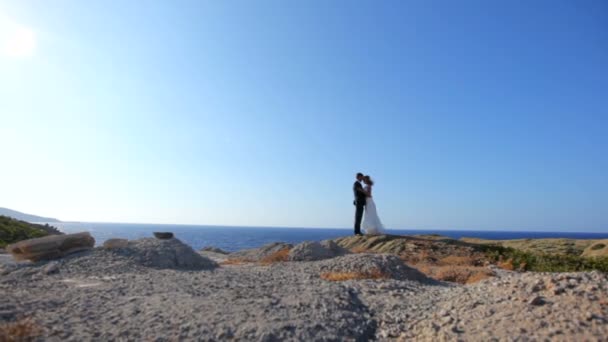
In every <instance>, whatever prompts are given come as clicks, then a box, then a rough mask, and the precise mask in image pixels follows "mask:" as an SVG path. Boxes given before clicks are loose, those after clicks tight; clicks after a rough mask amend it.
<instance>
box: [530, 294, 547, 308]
mask: <svg viewBox="0 0 608 342" xmlns="http://www.w3.org/2000/svg"><path fill="white" fill-rule="evenodd" d="M528 304H530V305H537V306H538V305H543V304H545V299H544V298H543V297H541V296H535V297H534V298H532V299H530V300H529V301H528Z"/></svg>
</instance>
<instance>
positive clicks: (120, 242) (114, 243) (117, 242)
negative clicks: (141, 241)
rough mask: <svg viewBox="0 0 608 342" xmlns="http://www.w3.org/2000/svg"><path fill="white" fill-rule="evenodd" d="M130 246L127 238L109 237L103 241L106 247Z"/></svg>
mask: <svg viewBox="0 0 608 342" xmlns="http://www.w3.org/2000/svg"><path fill="white" fill-rule="evenodd" d="M127 246H129V240H127V239H108V240H106V241H105V242H104V243H103V247H104V248H108V249H113V248H126V247H127Z"/></svg>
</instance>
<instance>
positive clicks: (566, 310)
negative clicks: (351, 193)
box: [0, 238, 608, 341]
mask: <svg viewBox="0 0 608 342" xmlns="http://www.w3.org/2000/svg"><path fill="white" fill-rule="evenodd" d="M371 239H372V238H370V240H371ZM378 239H379V238H375V240H374V241H378ZM384 239H385V240H387V239H386V238H384ZM389 242H390V241H389ZM122 245H123V246H124V243H123V244H122ZM296 247H297V246H296ZM296 247H294V246H291V245H289V244H284V243H277V244H272V245H267V246H264V247H262V248H259V249H257V250H248V251H242V252H238V253H232V254H230V256H232V255H233V254H236V256H237V258H235V259H232V260H237V261H239V262H234V261H232V262H230V260H227V261H226V262H225V263H222V265H217V264H216V263H215V262H213V261H211V260H209V259H207V258H205V257H204V256H201V255H200V253H197V252H195V251H193V250H192V248H190V247H189V246H187V245H185V244H183V243H182V242H180V241H179V240H177V239H169V240H158V239H141V240H135V241H128V244H127V245H126V246H124V247H117V248H109V249H108V248H104V247H98V248H94V249H92V250H89V251H84V252H80V253H76V254H71V255H69V256H67V257H64V258H62V259H59V260H55V261H51V262H35V263H19V264H18V265H13V266H11V267H10V269H6V270H5V271H3V272H0V298H2V300H1V301H0V341H5V340H6V341H13V340H15V341H21V340H32V341H91V340H93V341H148V340H152V341H173V340H179V341H201V340H202V341H212V340H215V341H223V340H237V341H345V340H346V341H369V340H378V341H480V340H483V341H493V340H496V341H512V340H518V341H545V340H558V341H606V336H608V302H607V298H608V279H607V277H606V274H605V273H601V272H597V271H594V272H578V273H535V272H525V273H524V272H514V271H506V270H495V272H496V275H495V276H494V277H491V278H489V279H485V280H482V281H479V282H477V283H475V284H472V285H463V284H457V283H448V282H441V281H436V280H433V279H430V278H428V277H426V276H425V275H424V274H422V273H420V272H419V271H418V270H416V269H415V268H413V267H410V266H408V265H407V264H406V263H404V262H403V257H398V256H395V255H388V254H383V253H368V252H359V253H355V252H353V253H348V254H345V255H341V256H336V257H331V258H327V259H324V260H320V261H289V260H288V259H289V253H291V251H293V250H294V249H296ZM371 247H374V246H371ZM325 248H327V249H331V248H332V246H326V247H325ZM298 250H301V251H303V253H302V254H300V255H303V257H306V258H308V257H309V256H310V255H313V256H314V257H315V258H316V257H318V256H322V257H323V258H325V257H326V256H327V254H325V253H326V251H323V252H322V253H318V254H317V252H318V251H320V250H323V249H319V245H317V244H310V243H308V244H302V245H301V246H300V247H298V249H296V252H297V253H300V252H298ZM311 252H312V254H311ZM294 253H295V252H294ZM215 254H219V253H215ZM406 256H407V255H406ZM246 260H254V261H253V262H245V261H246ZM15 334H20V335H15Z"/></svg>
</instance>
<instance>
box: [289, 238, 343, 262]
mask: <svg viewBox="0 0 608 342" xmlns="http://www.w3.org/2000/svg"><path fill="white" fill-rule="evenodd" d="M347 253H348V252H347V251H346V250H344V249H343V248H341V247H340V246H338V245H337V244H336V243H334V242H332V241H329V240H328V241H323V242H321V243H319V242H317V241H306V242H302V243H300V244H298V245H296V246H295V247H293V248H292V249H291V250H290V251H289V257H288V260H289V261H316V260H324V259H330V258H334V257H337V256H340V255H344V254H347Z"/></svg>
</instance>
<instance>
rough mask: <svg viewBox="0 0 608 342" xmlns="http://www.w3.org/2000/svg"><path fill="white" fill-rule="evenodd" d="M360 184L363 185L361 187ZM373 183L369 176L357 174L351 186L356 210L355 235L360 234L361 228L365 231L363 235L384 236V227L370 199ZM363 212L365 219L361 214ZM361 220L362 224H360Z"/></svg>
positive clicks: (372, 200)
mask: <svg viewBox="0 0 608 342" xmlns="http://www.w3.org/2000/svg"><path fill="white" fill-rule="evenodd" d="M361 183H363V184H365V186H363V185H362V184H361ZM373 185H374V182H373V181H372V179H371V177H370V176H364V175H363V174H362V173H357V181H356V182H355V184H354V185H353V192H354V193H355V201H354V202H353V204H354V205H355V207H356V208H357V209H356V211H355V235H363V234H361V226H362V225H363V229H364V230H365V234H368V235H378V234H384V227H383V226H382V222H381V221H380V218H379V217H378V213H377V212H376V204H375V203H374V199H373V198H372V187H373ZM364 212H365V217H363V213H364ZM362 220H363V222H361V221H362Z"/></svg>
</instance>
